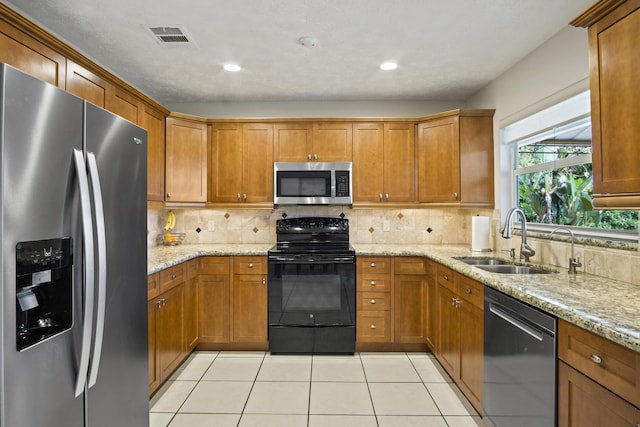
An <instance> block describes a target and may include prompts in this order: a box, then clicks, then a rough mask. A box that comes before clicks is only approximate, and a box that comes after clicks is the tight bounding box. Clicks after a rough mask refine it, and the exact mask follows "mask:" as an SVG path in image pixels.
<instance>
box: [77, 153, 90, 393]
mask: <svg viewBox="0 0 640 427" xmlns="http://www.w3.org/2000/svg"><path fill="white" fill-rule="evenodd" d="M73 157H74V163H75V166H76V176H77V180H78V187H79V189H80V209H81V221H82V240H83V243H84V251H83V254H84V280H83V282H84V283H83V285H84V308H83V320H82V341H81V345H80V361H79V362H78V376H77V378H76V387H75V397H78V396H80V395H81V394H82V393H83V392H84V388H85V386H86V381H87V371H88V368H89V356H90V352H91V334H92V333H93V303H94V301H93V300H94V295H93V291H94V289H93V288H94V261H95V260H94V254H93V224H92V219H91V201H90V199H89V197H90V196H89V183H88V180H87V166H86V163H85V161H84V154H83V152H82V151H81V150H77V149H76V150H73Z"/></svg>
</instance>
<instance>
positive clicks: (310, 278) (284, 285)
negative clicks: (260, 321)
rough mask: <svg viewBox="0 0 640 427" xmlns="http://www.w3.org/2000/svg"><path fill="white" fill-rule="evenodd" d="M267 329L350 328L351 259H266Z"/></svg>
mask: <svg viewBox="0 0 640 427" xmlns="http://www.w3.org/2000/svg"><path fill="white" fill-rule="evenodd" d="M268 283H269V287H268V295H269V326H293V327H299V326H315V327H324V326H354V325H355V314H356V313H355V300H356V298H355V287H356V286H355V256H354V255H352V254H345V255H326V254H311V255H303V254H276V255H272V254H270V255H269V282H268Z"/></svg>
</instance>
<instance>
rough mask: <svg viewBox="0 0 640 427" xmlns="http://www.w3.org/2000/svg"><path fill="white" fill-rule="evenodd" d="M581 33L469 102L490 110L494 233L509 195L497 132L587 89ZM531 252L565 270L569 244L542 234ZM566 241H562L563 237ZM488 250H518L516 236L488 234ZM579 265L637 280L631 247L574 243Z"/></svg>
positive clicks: (637, 261)
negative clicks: (490, 244) (491, 236)
mask: <svg viewBox="0 0 640 427" xmlns="http://www.w3.org/2000/svg"><path fill="white" fill-rule="evenodd" d="M588 78H589V58H588V39H587V30H586V29H583V28H574V27H570V26H567V27H566V28H565V29H564V30H562V31H560V32H559V33H558V34H556V35H555V36H554V37H552V38H551V39H549V40H548V41H547V42H546V43H544V44H542V45H541V46H540V47H539V48H537V49H536V50H535V51H533V52H532V53H531V54H529V55H527V57H525V58H524V59H523V60H521V61H520V62H518V63H517V64H515V65H514V66H513V67H512V68H510V69H509V70H507V71H506V72H505V73H503V74H502V75H501V76H499V77H498V78H496V79H495V80H494V81H493V82H491V83H490V84H489V85H488V86H486V87H485V88H483V89H482V90H481V91H479V92H478V93H477V94H475V95H474V96H473V97H471V98H470V99H469V100H467V107H468V108H495V110H496V113H495V116H494V133H495V136H494V140H495V171H496V176H495V185H496V193H495V194H496V195H499V200H496V207H497V208H498V210H497V212H496V215H495V216H494V223H493V224H492V229H493V230H494V231H496V230H499V229H500V225H501V223H504V216H505V214H506V212H507V210H508V209H509V208H510V207H511V206H513V205H514V201H513V200H512V197H511V156H510V153H509V149H508V148H507V147H506V146H502V145H501V144H500V129H501V128H502V127H504V126H506V125H508V124H511V123H513V122H515V121H517V120H520V119H522V118H523V117H526V116H529V115H531V114H533V113H535V112H537V111H540V110H542V109H544V108H546V107H549V106H551V105H554V104H556V103H557V102H559V101H561V100H564V99H567V98H569V97H571V96H573V95H576V94H578V93H580V92H583V91H585V90H587V89H589V80H588ZM529 237H530V238H529V243H530V244H531V246H533V248H534V249H536V251H537V254H536V256H534V257H533V258H532V259H531V261H534V262H536V263H544V264H550V265H555V266H559V267H561V268H567V266H568V259H569V254H570V245H569V244H568V243H567V242H559V241H557V240H550V239H549V238H547V236H543V235H538V236H533V235H532V236H529ZM565 240H566V239H565ZM493 245H494V248H495V249H497V250H506V249H509V248H510V247H516V248H518V247H519V245H520V236H514V238H513V239H502V238H501V237H498V236H494V242H493ZM575 255H576V256H580V259H581V261H582V264H583V267H581V268H580V269H579V270H580V271H586V272H588V273H592V274H596V275H599V276H604V277H608V278H612V279H617V280H622V281H625V282H632V278H636V279H635V281H636V282H638V280H637V278H638V277H640V252H638V245H637V244H630V245H618V244H615V243H612V244H607V243H603V242H600V244H598V245H594V244H593V243H592V242H590V241H588V239H580V240H579V243H578V244H577V246H576V254H575Z"/></svg>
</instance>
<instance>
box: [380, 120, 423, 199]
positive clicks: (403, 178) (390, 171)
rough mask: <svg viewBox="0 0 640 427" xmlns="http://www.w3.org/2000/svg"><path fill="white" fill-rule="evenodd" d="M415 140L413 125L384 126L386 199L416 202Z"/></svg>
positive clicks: (389, 124) (391, 124) (387, 124)
mask: <svg viewBox="0 0 640 427" xmlns="http://www.w3.org/2000/svg"><path fill="white" fill-rule="evenodd" d="M415 157H416V156H415V140H414V125H413V123H385V124H384V156H383V158H384V198H385V201H387V202H393V203H399V202H415V200H416V192H415V188H416V184H415V182H416V175H415Z"/></svg>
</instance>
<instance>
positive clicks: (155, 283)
mask: <svg viewBox="0 0 640 427" xmlns="http://www.w3.org/2000/svg"><path fill="white" fill-rule="evenodd" d="M159 276H160V275H159V274H158V273H154V274H152V275H151V276H147V299H148V300H152V299H154V298H155V297H157V296H158V294H159V293H160V277H159Z"/></svg>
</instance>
